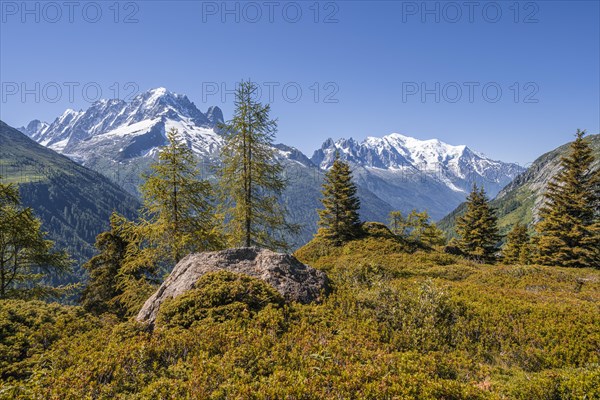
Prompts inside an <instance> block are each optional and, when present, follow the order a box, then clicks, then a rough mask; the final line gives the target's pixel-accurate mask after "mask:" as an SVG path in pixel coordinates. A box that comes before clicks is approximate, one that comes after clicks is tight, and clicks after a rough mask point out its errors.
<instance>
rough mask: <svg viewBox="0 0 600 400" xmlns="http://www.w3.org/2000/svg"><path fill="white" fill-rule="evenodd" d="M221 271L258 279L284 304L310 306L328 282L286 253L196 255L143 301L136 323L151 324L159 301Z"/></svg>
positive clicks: (250, 251) (247, 251) (245, 251)
mask: <svg viewBox="0 0 600 400" xmlns="http://www.w3.org/2000/svg"><path fill="white" fill-rule="evenodd" d="M221 270H225V271H230V272H235V273H241V274H246V275H249V276H252V277H255V278H258V279H262V280H263V281H265V282H267V283H269V284H270V285H272V286H273V287H274V288H275V289H277V291H278V292H279V293H281V295H282V296H283V297H284V299H285V300H286V301H297V302H300V303H310V302H313V301H315V300H318V299H319V296H320V295H321V294H322V293H324V292H325V291H327V289H328V279H327V276H326V275H325V273H324V272H323V271H319V270H316V269H314V268H312V267H309V266H308V265H304V264H302V263H301V262H300V261H298V260H297V259H296V258H295V257H293V256H291V255H289V254H282V253H275V252H273V251H270V250H266V249H259V248H256V247H242V248H237V249H228V250H223V251H213V252H205V253H196V254H190V255H188V256H187V257H185V258H183V259H182V260H181V261H179V263H177V265H176V266H175V268H173V271H172V272H171V274H170V275H169V276H168V277H167V279H165V281H164V282H163V284H162V285H160V287H159V288H158V290H157V291H156V292H155V293H154V294H153V295H152V296H150V297H149V298H148V300H146V302H145V303H144V306H143V307H142V309H141V310H140V312H139V313H138V315H137V320H138V321H140V322H149V323H150V324H154V321H155V319H156V316H157V314H158V309H159V308H160V305H161V304H162V302H163V301H165V300H166V299H170V298H174V297H177V296H179V295H181V294H183V293H184V292H186V291H188V290H190V289H193V288H194V285H195V283H196V282H197V281H198V279H199V278H200V277H201V276H203V275H204V274H206V273H209V272H215V271H221Z"/></svg>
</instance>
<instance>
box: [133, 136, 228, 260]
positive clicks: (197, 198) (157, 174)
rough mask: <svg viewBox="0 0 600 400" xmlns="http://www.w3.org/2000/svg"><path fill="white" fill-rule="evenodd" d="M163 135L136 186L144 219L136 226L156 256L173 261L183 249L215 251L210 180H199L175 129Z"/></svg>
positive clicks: (186, 251)
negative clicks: (164, 139)
mask: <svg viewBox="0 0 600 400" xmlns="http://www.w3.org/2000/svg"><path fill="white" fill-rule="evenodd" d="M167 139H168V144H167V145H166V146H164V147H162V148H161V150H160V152H159V155H158V161H157V162H155V163H154V164H152V165H151V169H152V171H151V172H150V174H149V175H148V176H147V177H146V181H145V182H144V183H143V184H142V186H141V187H140V191H141V193H142V199H143V201H144V207H143V210H142V214H143V218H142V219H143V220H144V221H143V222H142V223H141V224H139V229H140V230H141V231H143V232H144V235H145V237H146V239H148V243H149V247H150V248H154V249H155V251H156V252H157V253H158V254H157V259H160V260H165V261H166V262H168V263H170V264H174V263H177V262H178V261H179V260H180V259H181V258H183V257H184V256H185V255H187V254H189V253H192V252H199V251H205V250H215V249H219V248H221V247H222V241H221V238H220V235H219V234H218V223H217V219H216V218H215V210H214V207H213V192H212V188H211V185H210V183H209V182H208V181H206V180H203V179H201V177H200V172H199V170H198V163H197V160H196V158H195V156H194V154H193V152H192V150H191V149H189V148H188V147H187V145H186V144H185V143H184V142H182V141H180V140H179V139H178V132H177V130H176V129H172V130H171V131H170V132H168V134H167Z"/></svg>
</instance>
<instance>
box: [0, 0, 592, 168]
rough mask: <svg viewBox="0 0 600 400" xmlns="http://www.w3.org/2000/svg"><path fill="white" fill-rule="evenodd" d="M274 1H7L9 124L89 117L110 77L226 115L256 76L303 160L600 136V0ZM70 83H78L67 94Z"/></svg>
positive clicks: (512, 151)
mask: <svg viewBox="0 0 600 400" xmlns="http://www.w3.org/2000/svg"><path fill="white" fill-rule="evenodd" d="M278 3H279V4H278V5H273V6H271V5H270V3H269V2H264V1H258V2H250V5H248V4H249V3H247V2H228V3H227V7H228V9H230V10H234V11H233V13H229V14H227V13H226V11H227V10H223V9H222V7H223V3H222V2H220V1H219V2H201V1H169V2H167V1H135V2H120V3H119V7H118V11H119V13H118V15H117V14H116V13H115V12H116V10H117V9H116V8H115V7H114V1H108V2H101V1H98V2H95V3H93V4H90V3H89V2H75V6H73V7H74V8H72V9H69V7H68V6H64V5H62V4H63V2H62V1H59V2H56V3H53V4H54V5H50V6H48V5H46V3H41V2H27V3H26V4H27V7H29V8H28V10H30V11H31V10H33V11H31V12H29V11H28V10H25V9H23V3H22V2H21V1H18V2H12V1H4V0H2V2H1V6H2V10H1V11H2V16H1V18H2V20H1V31H0V37H1V38H0V52H1V53H0V81H1V82H2V99H0V101H1V102H0V107H1V111H0V118H1V119H2V120H4V121H6V122H7V123H9V124H11V125H15V126H20V125H23V124H25V123H27V122H28V121H29V120H31V119H34V118H39V119H42V120H46V121H52V120H53V119H54V118H55V117H56V116H58V115H60V114H61V113H62V112H63V111H64V110H65V109H66V108H74V109H80V108H86V107H87V106H88V105H89V102H88V100H89V99H93V98H94V97H95V93H94V92H95V87H100V88H101V89H102V91H103V96H102V97H114V94H115V93H116V92H115V88H116V86H113V85H114V84H115V83H116V84H117V86H119V87H120V92H119V93H118V96H119V97H121V98H124V97H126V95H127V94H128V93H129V92H131V91H132V90H135V89H136V88H137V90H139V91H143V90H147V89H149V88H153V87H158V86H164V87H166V88H168V89H169V90H171V91H174V92H177V93H184V94H186V95H188V97H190V99H191V100H192V101H194V102H195V103H196V105H197V106H198V107H199V108H200V109H201V110H202V111H204V110H206V109H207V108H208V107H209V106H210V105H218V106H220V107H221V108H222V109H223V110H224V112H225V116H226V118H228V117H229V116H230V115H231V111H232V106H233V105H232V103H233V101H232V100H233V98H232V96H231V95H226V96H225V99H224V100H225V101H224V102H223V101H222V100H223V99H222V97H221V93H220V92H221V88H222V87H224V88H226V89H232V88H233V87H234V85H235V82H237V81H239V80H240V79H242V78H243V79H248V78H250V79H252V80H254V81H256V82H258V83H259V84H261V85H262V86H263V88H264V89H265V90H264V92H263V97H262V98H263V100H265V101H268V100H269V98H268V97H269V96H268V95H269V93H268V86H267V85H269V82H277V83H279V86H277V87H274V92H273V94H274V97H273V103H272V112H273V116H275V117H277V118H278V119H279V133H278V141H281V142H283V143H286V144H289V145H293V146H296V147H298V148H299V149H300V150H302V151H304V152H305V153H307V154H308V155H309V156H310V154H312V151H313V150H314V149H316V148H318V147H319V146H320V145H321V143H322V142H323V140H324V139H326V138H327V137H333V138H338V137H350V136H352V137H354V138H355V139H362V138H364V137H365V136H382V135H385V134H388V133H391V132H400V133H403V134H406V135H410V136H414V137H417V138H421V139H427V138H433V137H436V138H439V139H441V140H444V141H446V142H449V143H452V144H467V145H469V146H470V147H471V148H473V149H475V150H479V151H481V152H483V153H485V154H487V155H488V156H491V157H493V158H496V159H502V160H505V161H515V162H519V163H521V164H526V163H527V162H530V161H533V160H534V159H535V158H536V157H537V156H539V155H540V154H542V153H543V152H545V151H547V150H550V149H552V148H554V147H556V146H557V145H559V144H562V143H564V142H567V141H568V140H570V138H571V137H572V136H571V135H572V134H573V133H574V132H575V130H576V129H577V128H581V129H587V130H588V132H590V133H598V132H599V131H600V111H599V109H600V43H599V40H600V39H599V38H600V31H599V24H600V22H599V21H600V8H599V2H598V1H564V2H563V1H538V2H520V3H517V6H516V7H515V3H514V2H513V1H509V2H503V1H500V2H487V1H479V2H478V4H477V5H474V6H473V9H469V6H465V5H464V2H463V1H462V0H461V1H458V2H450V3H448V2H435V1H434V2H400V1H398V2H393V1H380V2H377V1H339V2H336V3H331V2H320V3H318V7H315V3H314V2H313V1H306V2H300V1H299V2H286V1H280V2H278ZM56 4H58V5H59V7H60V9H57V8H56V6H55V5H56ZM457 6H458V8H457ZM236 7H237V10H238V11H235V9H236ZM271 7H273V8H271ZM436 7H437V11H436ZM317 9H318V11H319V12H318V15H317V14H316V10H317ZM459 9H460V10H459ZM98 10H100V12H101V15H100V16H99V17H97V12H98ZM257 10H260V13H261V15H260V16H257ZM298 10H301V12H302V16H301V17H297V12H298ZM427 10H433V11H432V12H431V13H427ZM498 11H500V13H501V15H500V16H498V14H497V13H498ZM28 12H29V13H28ZM57 12H59V13H60V15H59V14H58V13H57ZM223 12H225V14H223ZM458 12H460V15H459V14H458ZM36 18H37V19H38V21H36ZM223 18H224V19H225V21H224V22H223ZM315 18H316V19H317V22H315ZM96 19H98V22H95V23H93V22H91V21H94V20H96ZM115 19H116V21H117V22H115ZM236 19H238V21H236ZM423 19H424V21H423ZM436 19H437V21H436ZM71 20H72V21H73V22H71ZM125 20H128V21H133V23H125ZM136 20H137V22H135V21H136ZM253 20H258V21H257V22H253ZM325 20H327V21H328V22H329V23H325ZM53 21H55V22H53ZM293 21H297V22H293ZM494 21H496V22H494ZM69 82H76V83H77V84H79V86H76V87H74V90H73V98H72V99H70V98H69V95H68V92H69V90H68V85H73V84H70V83H69ZM128 82H134V84H135V85H134V86H130V87H127V88H126V87H125V85H126V84H127V83H128ZM328 82H329V83H330V84H329V85H327V83H328ZM469 82H474V83H472V84H471V83H469ZM515 82H516V83H517V85H516V86H515V85H514V84H515ZM36 83H39V85H40V86H39V91H38V93H37V94H39V96H40V98H39V101H38V100H37V99H36V98H35V95H34V94H31V93H30V94H27V95H26V96H25V99H22V96H21V95H22V93H21V90H22V88H23V87H22V85H23V84H24V85H25V87H26V88H28V89H29V90H33V91H34V92H35V91H36ZM214 83H216V84H217V87H218V89H217V90H218V92H219V93H217V94H211V91H214V90H215V86H214ZM315 83H316V84H317V86H314V84H315ZM436 83H438V84H439V86H438V88H439V89H438V90H436ZM15 84H16V85H17V86H16V87H17V88H18V89H17V93H16V94H13V92H14V91H15ZM86 84H88V93H87V97H86V96H85V95H84V93H83V85H86ZM96 84H97V86H95V85H96ZM286 84H287V93H285V94H287V96H288V100H293V99H294V98H295V97H296V92H295V90H296V88H298V87H300V88H301V90H302V97H301V98H300V100H299V101H297V102H291V101H286V99H285V98H284V93H283V86H284V85H286ZM486 84H487V86H486V90H487V92H486V93H484V91H483V87H484V86H485V85H486ZM56 85H58V86H61V87H62V94H61V95H57V94H56V91H55V89H56V88H55V86H56ZM422 85H425V89H429V90H431V92H430V93H429V94H427V95H426V96H425V98H424V99H423V98H422V97H421V89H422ZM468 85H472V86H471V87H472V90H473V92H472V94H473V98H472V101H470V100H471V99H469V94H470V93H469V86H468ZM457 86H458V87H459V88H461V91H462V93H461V95H460V97H459V95H458V92H457V90H456V89H457ZM44 87H45V88H46V91H45V92H44V90H43V88H44ZM316 87H319V92H318V93H317V92H316ZM497 88H500V89H501V90H502V96H501V97H499V99H498V101H496V102H493V100H495V99H496V98H497V96H496V90H497ZM517 88H518V95H517ZM415 91H417V93H414V92H415ZM436 92H437V93H436ZM436 95H439V102H436V98H435V97H436ZM315 96H316V97H317V98H316V99H315ZM486 96H487V97H486ZM515 96H516V97H517V98H516V99H515ZM23 100H25V101H23ZM315 100H316V102H315ZM327 100H337V103H331V102H327ZM423 100H424V101H423ZM515 100H516V101H515ZM531 100H534V101H535V100H537V102H528V101H531Z"/></svg>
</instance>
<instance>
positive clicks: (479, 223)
mask: <svg viewBox="0 0 600 400" xmlns="http://www.w3.org/2000/svg"><path fill="white" fill-rule="evenodd" d="M497 220H498V219H497V217H496V213H495V210H494V209H492V208H491V207H490V204H489V200H488V198H487V196H486V194H485V190H484V189H483V187H482V188H480V189H479V188H478V187H477V185H476V184H474V185H473V190H472V191H471V193H470V194H469V196H468V198H467V211H466V213H465V214H464V215H462V216H460V217H458V218H457V221H456V225H457V233H458V235H459V236H460V239H459V241H458V247H459V248H460V250H461V251H462V252H463V253H464V254H465V255H466V256H467V257H469V258H471V259H474V260H477V261H483V262H493V261H494V260H495V253H496V251H497V249H498V242H499V241H500V235H499V233H498V226H497Z"/></svg>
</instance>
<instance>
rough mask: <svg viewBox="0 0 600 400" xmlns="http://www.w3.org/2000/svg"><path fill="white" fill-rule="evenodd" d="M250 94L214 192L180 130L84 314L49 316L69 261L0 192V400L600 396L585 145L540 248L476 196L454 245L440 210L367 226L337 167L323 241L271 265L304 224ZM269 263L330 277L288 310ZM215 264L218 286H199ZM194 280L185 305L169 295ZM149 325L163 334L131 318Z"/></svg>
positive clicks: (598, 298)
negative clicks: (294, 220) (293, 216)
mask: <svg viewBox="0 0 600 400" xmlns="http://www.w3.org/2000/svg"><path fill="white" fill-rule="evenodd" d="M253 88H254V87H253V85H252V83H251V82H247V83H246V84H244V85H242V86H241V87H240V88H239V90H238V92H237V102H236V112H235V114H234V118H233V119H232V120H231V121H229V122H228V123H227V124H225V125H224V126H223V129H224V130H225V131H226V132H227V135H226V140H227V143H226V146H225V147H224V150H223V152H224V154H223V163H222V166H221V169H220V171H219V172H218V174H217V175H218V176H219V178H220V179H219V181H217V182H216V184H215V183H213V182H209V181H207V180H205V179H203V175H202V174H201V173H199V171H198V169H197V165H198V163H197V160H196V159H195V156H194V154H193V153H192V152H191V151H190V150H189V148H188V147H187V146H186V145H185V143H184V142H183V141H182V140H180V137H179V136H178V131H177V130H172V131H171V132H170V133H169V135H168V137H167V144H166V145H165V146H162V147H161V148H160V150H159V153H158V157H157V159H156V161H155V162H154V163H152V165H151V172H150V173H149V174H147V175H146V176H144V183H143V185H142V186H141V188H140V193H141V194H142V199H143V204H142V207H141V211H140V213H139V214H137V215H136V216H134V217H128V216H127V215H122V214H120V213H119V212H113V213H111V214H110V216H109V217H108V216H107V223H108V228H107V229H106V230H105V231H104V232H102V233H100V234H99V235H98V236H97V237H96V242H95V247H96V254H95V255H94V256H93V257H91V258H90V259H89V260H88V261H87V262H86V263H85V264H84V268H85V270H86V271H87V272H88V274H89V279H88V280H87V282H86V283H85V288H84V290H83V292H82V295H81V297H80V299H79V301H80V304H79V305H65V304H62V305H61V304H58V303H50V302H43V301H39V299H45V300H49V299H51V295H52V292H53V291H60V290H63V289H65V288H64V287H61V286H59V285H56V283H57V282H55V281H56V277H57V276H59V275H58V274H59V273H60V272H64V271H66V270H67V269H68V268H69V265H68V264H69V263H68V256H67V254H66V253H65V252H64V251H60V250H56V249H55V247H53V245H54V244H53V243H52V242H51V241H49V240H48V239H46V238H45V235H44V233H43V230H42V229H43V226H44V222H43V221H39V220H38V219H36V218H35V216H34V215H33V212H32V210H31V209H28V208H26V207H23V206H21V205H20V204H19V196H18V193H17V190H16V188H15V186H14V185H11V184H3V185H1V186H0V201H1V203H0V206H1V207H0V245H1V246H0V278H1V281H0V283H1V284H2V286H1V290H0V350H1V351H0V399H5V398H6V399H31V398H43V399H71V398H73V399H79V398H95V399H172V398H176V399H179V398H199V399H240V400H242V399H248V398H255V399H280V398H289V399H309V398H323V399H329V398H344V399H345V398H356V399H382V398H383V399H386V398H390V399H391V398H401V399H419V400H421V399H432V400H433V399H498V400H500V399H523V400H525V399H594V398H599V397H600V384H599V382H600V350H599V347H598V345H599V340H600V337H599V332H598V326H600V313H598V305H599V304H600V269H599V266H598V260H599V258H600V257H598V256H599V254H598V248H600V246H598V244H599V243H600V229H599V227H600V221H599V218H600V215H599V208H598V204H599V200H600V197H599V192H598V187H599V182H600V179H599V177H598V175H599V174H598V170H597V169H594V167H593V166H594V165H595V162H596V161H595V160H594V155H593V148H592V147H591V146H590V144H589V143H590V142H589V140H586V139H585V132H579V131H578V133H577V136H576V140H575V141H574V142H573V143H572V144H571V145H570V147H569V150H568V151H567V152H566V153H565V154H563V155H562V157H561V159H560V169H559V172H557V173H556V174H555V175H553V176H552V178H551V180H550V183H549V184H548V189H547V191H546V192H545V194H544V205H543V207H542V208H541V210H540V212H539V218H540V221H539V222H537V224H536V225H535V226H536V229H535V233H534V234H531V233H530V232H529V231H528V229H527V227H526V225H525V224H518V225H515V227H514V228H513V229H512V230H511V232H510V233H509V234H508V235H507V237H506V239H505V242H506V243H505V244H504V245H502V241H503V236H502V232H501V229H499V226H498V225H499V224H498V216H497V210H496V207H495V206H494V202H493V201H490V200H489V199H488V197H487V195H486V192H485V189H484V188H482V187H479V186H477V185H473V188H472V192H471V194H470V195H469V197H468V201H467V203H466V205H465V210H466V211H465V212H464V213H463V214H462V215H460V216H458V217H457V218H456V222H455V225H456V227H457V234H458V236H457V237H456V238H454V239H452V240H451V241H450V242H449V243H446V238H445V237H444V235H443V234H442V232H441V230H440V229H439V228H438V227H437V225H436V224H435V223H433V222H432V221H431V219H430V217H429V215H428V214H427V213H426V212H419V211H417V210H413V211H412V212H410V213H402V212H400V211H392V212H391V213H390V214H389V225H385V224H383V223H379V222H369V221H363V220H361V217H360V216H361V214H360V209H361V206H362V204H361V201H360V200H359V197H358V196H357V192H358V189H357V186H356V184H355V182H354V176H353V173H352V171H351V169H350V165H349V164H348V163H347V162H345V161H343V160H341V159H340V158H339V157H338V156H337V155H336V156H335V159H334V161H333V164H332V166H331V168H330V169H329V170H328V171H327V172H326V174H325V176H324V179H323V182H322V192H321V194H322V196H321V204H320V205H319V208H318V209H316V210H315V214H317V215H318V217H319V231H318V232H317V234H315V236H314V238H313V240H311V241H310V242H309V243H307V244H306V245H305V246H303V247H301V248H300V249H298V250H297V251H296V252H295V253H294V254H293V256H290V255H284V254H279V253H275V252H272V251H268V254H267V255H266V256H265V257H267V258H261V259H260V260H262V261H260V260H259V259H258V256H257V254H259V253H263V252H267V250H261V249H259V247H260V248H263V249H271V250H280V249H285V248H286V247H287V243H286V241H285V238H286V237H287V236H286V235H291V234H293V233H294V232H297V227H296V226H294V225H292V224H290V223H289V222H288V219H287V218H288V216H289V211H288V209H287V208H286V207H285V206H286V204H285V203H284V202H282V201H281V198H282V196H283V193H284V191H285V189H286V184H287V182H286V180H285V179H284V177H283V176H282V174H283V169H282V168H281V165H280V164H279V163H278V160H277V159H276V157H275V156H274V154H273V153H272V150H271V149H272V146H271V144H272V139H273V135H274V131H275V128H276V123H275V121H274V120H272V119H271V118H270V116H269V111H270V109H269V107H268V106H265V105H262V104H260V103H258V102H255V101H254V100H253V99H252V96H251V94H252V91H253ZM249 246H252V248H248V247H249ZM57 247H58V246H57ZM232 247H238V248H236V249H234V250H233V251H232V250H226V249H228V248H229V249H231V248H232ZM58 248H59V249H60V247H58ZM224 249H225V250H224ZM213 250H216V251H213ZM209 251H210V252H209ZM190 253H192V254H191V255H189V254H190ZM193 253H200V254H193ZM234 254H238V255H239V257H242V258H240V259H233V258H232V257H233V255H234ZM244 257H246V258H244ZM248 257H257V258H256V259H251V260H250V259H247V258H248ZM269 257H273V258H270V259H272V260H275V259H278V260H283V259H285V260H287V261H286V262H287V263H288V264H287V265H291V266H293V267H294V268H297V270H296V272H298V271H303V272H302V273H304V274H307V272H306V271H307V270H309V268H308V267H307V266H310V267H312V268H315V269H317V270H318V271H315V270H314V269H312V268H311V269H310V270H311V271H312V276H313V278H314V277H315V276H319V277H320V278H319V282H320V284H321V286H319V289H318V290H314V293H313V294H312V295H311V296H310V299H305V297H302V298H303V299H305V300H306V301H304V300H303V301H300V300H298V299H300V298H301V297H296V298H295V299H296V300H294V298H291V299H290V298H289V297H286V294H285V293H282V292H281V290H282V289H281V287H284V286H286V285H283V286H282V285H281V283H282V282H281V281H282V280H284V279H287V277H286V275H285V274H284V271H283V269H285V268H287V267H284V264H283V263H280V264H277V265H271V264H270V263H269V262H264V260H265V259H269ZM202 259H204V260H209V261H210V268H208V267H207V266H206V265H199V266H198V270H202V268H203V267H205V268H204V270H205V271H208V272H204V273H196V272H189V270H188V269H187V267H188V266H189V265H190V263H191V262H192V260H197V261H198V260H202ZM198 262H200V261H198ZM206 262H208V261H206ZM252 262H254V264H252ZM236 263H237V264H236ZM260 263H262V264H260ZM259 264H260V265H259ZM240 266H243V267H244V268H246V269H245V270H244V268H242V267H240ZM237 267H240V268H237ZM227 268H228V269H227ZM247 268H251V269H252V271H251V272H249V273H247V274H245V273H242V272H240V271H248V269H247ZM290 268H291V267H290ZM171 272H172V273H171ZM169 273H171V275H170V276H169V277H168V278H167V279H165V277H166V276H167V275H168V274H169ZM302 273H300V274H297V276H303V275H302ZM184 274H186V278H185V279H183V278H182V280H181V281H180V284H181V285H183V284H185V285H186V288H187V289H186V290H179V291H178V290H177V289H179V288H180V287H179V288H173V287H171V288H169V287H168V286H167V283H168V282H175V281H177V278H181V277H182V275H184ZM6 277H9V278H10V277H13V279H12V280H10V281H7V280H6ZM191 278H193V279H191ZM308 280H309V278H305V279H304V280H299V281H296V282H295V284H296V285H300V286H301V287H302V286H303V285H304V286H306V285H308V284H309V283H308ZM183 281H185V282H183ZM269 282H270V283H269ZM287 287H288V288H289V285H287ZM313 289H314V287H313ZM166 293H172V294H169V295H167V294H166ZM162 295H164V298H162V297H161V296H162ZM159 297H160V301H156V302H155V301H154V300H156V299H157V298H159ZM154 305H156V308H152V307H154ZM149 308H151V309H152V311H151V312H149V313H151V314H152V316H153V317H152V319H151V322H148V320H145V319H144V318H141V319H140V318H136V315H138V316H139V314H142V312H140V310H142V311H144V310H148V309H149ZM138 313H139V314H138ZM147 314H148V313H147ZM154 317H155V318H154ZM140 321H141V322H140Z"/></svg>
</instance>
